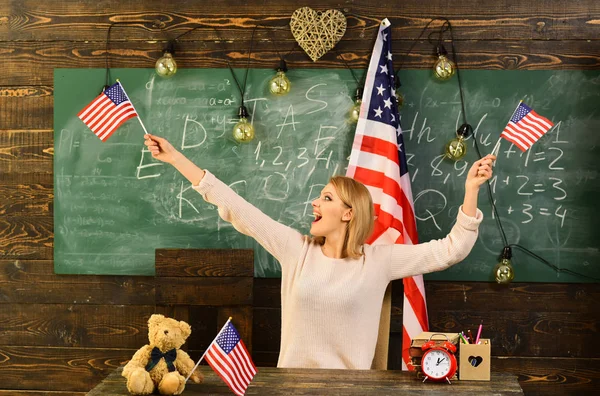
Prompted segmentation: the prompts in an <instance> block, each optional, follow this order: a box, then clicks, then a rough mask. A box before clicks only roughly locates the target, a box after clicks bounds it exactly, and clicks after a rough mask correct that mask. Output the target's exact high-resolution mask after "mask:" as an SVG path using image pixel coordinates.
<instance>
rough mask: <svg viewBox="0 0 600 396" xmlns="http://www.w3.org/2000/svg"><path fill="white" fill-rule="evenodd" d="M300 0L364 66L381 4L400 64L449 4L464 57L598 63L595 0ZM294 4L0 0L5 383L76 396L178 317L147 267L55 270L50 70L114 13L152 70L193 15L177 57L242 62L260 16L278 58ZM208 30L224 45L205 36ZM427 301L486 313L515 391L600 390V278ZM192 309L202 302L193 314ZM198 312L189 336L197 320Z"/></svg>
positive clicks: (259, 298) (479, 288) (258, 310)
mask: <svg viewBox="0 0 600 396" xmlns="http://www.w3.org/2000/svg"><path fill="white" fill-rule="evenodd" d="M301 5H302V6H304V5H306V6H311V7H313V8H315V9H319V10H324V9H328V8H336V9H339V10H341V11H343V12H344V13H346V15H348V30H347V32H346V35H345V37H344V39H343V40H342V42H341V43H340V44H339V45H338V49H339V51H340V52H341V53H343V54H345V55H344V57H345V59H346V60H347V61H348V63H349V64H350V65H351V66H352V67H356V68H364V67H366V64H367V61H368V56H369V53H370V51H371V46H372V42H373V38H374V34H375V32H376V29H377V26H378V23H379V20H380V19H382V18H384V17H388V18H390V20H391V21H392V23H393V24H394V33H393V34H394V54H395V59H396V62H398V59H402V61H403V64H404V67H409V68H422V67H423V68H426V67H429V65H430V64H431V52H432V49H431V47H430V46H429V45H428V44H427V43H426V41H420V42H419V43H417V45H416V46H415V49H414V51H413V53H412V54H409V55H406V52H407V50H408V48H409V47H410V46H411V45H412V43H413V42H414V40H415V39H416V37H417V36H418V35H419V32H420V30H421V28H422V27H423V26H424V25H425V23H426V22H427V21H428V20H429V18H431V17H432V16H445V17H447V18H448V19H450V21H451V22H452V24H453V26H454V35H455V40H456V48H457V51H458V53H459V59H458V60H459V65H460V67H462V68H477V69H596V70H598V69H600V3H599V2H598V1H597V0H581V1H575V2H573V1H566V0H557V1H552V0H530V1H516V0H498V1H485V0H462V1H446V0H430V1H427V2H423V1H419V0H406V1H400V0H396V1H376V2H373V1H368V2H367V1H365V0H362V1H353V0H347V1H325V0H323V1H316V0H305V1H304V2H302V4H301ZM298 6H299V4H298V2H295V1H289V0H279V1H272V2H268V1H262V0H247V1H246V2H243V3H242V2H239V1H238V0H224V1H213V2H209V1H208V2H207V1H200V0H198V1H192V0H179V1H177V2H166V1H163V0H145V1H128V0H106V1H102V2H97V1H80V0H60V1H58V0H57V1H51V2H50V1H40V0H4V1H2V2H0V70H2V73H0V379H1V381H0V396H1V395H9V394H10V395H42V394H47V393H46V392H50V391H53V393H52V394H53V395H60V396H66V395H83V394H84V393H85V392H86V391H88V390H89V389H91V388H92V387H93V386H94V385H95V384H96V383H98V382H99V381H100V380H101V379H103V378H104V377H105V376H106V375H107V374H108V372H109V371H110V370H112V369H114V368H115V367H117V366H119V365H120V364H122V363H123V362H125V361H126V360H127V359H129V358H130V357H131V355H132V353H133V351H134V350H135V349H137V348H139V347H140V346H141V345H143V344H144V343H145V341H146V320H147V318H148V317H149V316H150V315H151V314H152V313H154V312H157V311H158V312H164V313H166V314H170V315H178V311H177V309H176V307H171V306H163V307H161V306H157V305H155V303H154V304H153V303H152V301H153V300H152V296H155V292H156V290H155V283H154V280H153V279H152V278H144V277H119V276H64V275H63V276H59V275H54V274H53V262H52V258H53V254H52V245H53V202H52V200H53V178H52V172H53V170H52V155H53V105H54V103H53V80H52V79H53V68H55V67H67V68H71V67H72V68H82V67H104V64H105V55H106V54H105V40H106V33H107V29H108V26H109V24H110V23H111V22H123V21H130V22H134V23H133V24H132V25H131V26H126V27H125V26H117V27H115V28H114V29H113V35H112V40H111V51H110V65H111V67H153V66H154V62H155V60H156V59H157V58H158V57H159V56H160V55H161V52H162V48H163V46H164V39H165V38H172V37H174V36H175V35H177V34H180V33H182V32H185V31H186V30H188V29H191V28H193V27H196V26H201V27H200V28H199V29H197V30H196V31H195V32H193V33H191V34H189V35H186V37H184V38H183V39H182V40H181V43H180V46H179V48H178V52H177V55H176V58H177V61H178V62H179V66H180V67H182V68H187V67H225V63H224V61H223V59H225V58H227V59H229V60H230V61H231V62H232V64H233V65H234V66H235V67H245V66H246V63H245V60H246V54H247V49H248V47H249V38H250V35H251V33H252V28H253V26H254V25H255V24H257V23H258V24H264V25H270V26H278V27H281V29H280V30H277V31H274V30H272V29H258V30H257V32H256V38H257V39H256V43H255V45H254V48H255V50H254V53H253V54H252V61H251V66H252V67H275V66H276V65H277V52H276V50H275V49H274V43H273V40H277V41H278V43H277V44H278V45H279V46H280V47H281V48H282V49H283V51H285V52H287V50H288V49H289V48H291V47H292V45H293V41H292V38H291V34H290V32H289V30H288V29H286V26H287V23H288V20H289V16H290V15H291V14H292V12H293V11H294V10H295V9H296V8H297V7H298ZM433 26H439V24H437V25H435V24H434V25H433ZM213 27H215V28H217V29H218V30H219V32H220V33H219V35H218V36H217V35H216V33H215V31H214V29H213ZM274 32H275V33H274ZM217 37H220V38H222V39H224V40H225V41H226V42H225V43H215V39H217ZM288 63H289V66H290V67H295V68H300V67H317V68H318V67H343V65H342V64H341V63H340V61H339V60H338V59H336V56H335V54H334V53H329V54H327V55H325V56H324V57H323V58H322V59H321V60H319V61H318V62H316V63H313V62H312V61H310V60H309V58H308V57H307V56H306V55H304V54H303V53H301V52H299V51H295V52H293V53H292V54H291V55H290V56H289V57H288ZM278 290H279V280H278V279H255V280H254V328H253V329H252V333H253V335H254V336H253V349H254V352H253V353H254V357H255V360H256V362H257V363H258V364H260V365H274V364H275V363H276V358H277V353H278V346H279V329H280V319H279V314H280V311H279V293H278ZM394 293H395V298H394V309H393V318H392V335H391V346H390V367H391V368H398V367H399V362H400V340H401V321H402V319H401V315H402V312H401V311H402V298H401V296H402V288H401V284H398V285H396V287H395V289H394ZM427 298H428V305H429V314H430V321H431V327H432V328H433V329H436V330H444V331H455V330H458V329H463V328H466V327H474V326H475V325H476V324H478V323H479V321H480V320H481V319H483V320H484V322H485V323H486V324H487V326H486V332H487V334H486V336H489V337H491V338H492V343H493V349H492V354H493V356H494V358H493V359H494V361H493V369H494V370H505V371H509V372H513V373H515V374H518V375H519V379H520V382H521V385H522V387H523V389H524V390H525V391H526V394H528V395H537V394H539V395H542V394H543V395H547V394H573V395H582V394H586V393H591V392H592V391H596V392H598V391H599V390H600V347H599V346H598V345H597V342H598V339H600V337H599V335H600V334H599V330H600V329H599V323H598V319H599V311H600V308H599V307H600V290H599V288H598V285H593V284H513V285H511V286H509V287H498V286H496V285H493V284H487V283H468V282H428V284H427ZM154 301H155V300H154ZM203 315H206V317H209V316H210V313H209V312H205V311H202V310H200V311H198V312H197V316H200V317H203ZM194 320H197V319H195V318H194ZM211 320H212V319H211ZM198 323H199V324H197V325H196V326H195V330H194V331H196V333H195V334H198V332H199V333H202V329H199V327H201V325H200V322H198ZM198 345H200V344H198ZM200 346H201V345H200ZM193 347H194V346H193V345H192V352H195V351H194V348H193Z"/></svg>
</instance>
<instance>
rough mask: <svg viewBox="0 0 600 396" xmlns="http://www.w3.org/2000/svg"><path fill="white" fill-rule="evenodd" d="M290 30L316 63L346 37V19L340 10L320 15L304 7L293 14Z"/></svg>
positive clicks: (328, 11)
mask: <svg viewBox="0 0 600 396" xmlns="http://www.w3.org/2000/svg"><path fill="white" fill-rule="evenodd" d="M290 28H291V29H292V34H293V35H294V38H295V39H296V41H297V42H298V44H299V45H300V47H302V49H303V50H304V52H306V54H307V55H308V56H309V57H310V59H312V60H313V62H316V61H317V60H318V59H319V58H320V57H322V56H323V55H325V54H326V53H327V51H329V50H330V49H332V48H333V47H334V46H335V45H336V44H337V42H338V41H340V40H341V38H342V37H343V36H344V33H346V17H345V16H344V14H343V13H342V12H341V11H338V10H327V11H325V12H323V13H320V12H317V11H315V10H313V9H312V8H310V7H302V8H298V9H297V10H296V11H294V13H293V14H292V19H291V21H290Z"/></svg>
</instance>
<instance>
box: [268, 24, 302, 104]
mask: <svg viewBox="0 0 600 396" xmlns="http://www.w3.org/2000/svg"><path fill="white" fill-rule="evenodd" d="M272 29H273V31H275V30H277V29H276V28H272ZM271 41H272V42H273V43H275V41H276V40H275V39H273V40H271ZM297 45H298V42H297V41H296V40H294V45H292V48H290V50H289V51H288V52H287V54H285V55H284V56H282V55H281V53H280V52H279V49H278V48H277V46H276V45H275V46H274V48H275V51H276V52H277V56H278V57H279V66H278V67H277V68H276V69H275V71H276V74H275V75H274V76H273V77H272V78H271V79H270V80H269V92H271V93H272V94H273V95H275V96H283V95H287V94H288V93H290V90H291V89H292V83H291V82H290V80H289V78H288V77H287V76H286V75H285V73H287V71H288V67H287V63H286V61H285V58H287V57H288V56H290V54H291V53H292V52H293V51H294V50H295V49H296V46H297Z"/></svg>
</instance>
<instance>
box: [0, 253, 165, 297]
mask: <svg viewBox="0 0 600 396" xmlns="http://www.w3.org/2000/svg"><path fill="white" fill-rule="evenodd" d="M23 303H30V304H34V303H43V304H106V305H108V304H118V305H154V278H152V277H142V276H105V275H102V276H99V275H56V274H54V265H53V262H52V261H51V260H46V261H41V260H39V261H38V260H0V304H23Z"/></svg>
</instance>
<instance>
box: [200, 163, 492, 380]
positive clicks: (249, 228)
mask: <svg viewBox="0 0 600 396" xmlns="http://www.w3.org/2000/svg"><path fill="white" fill-rule="evenodd" d="M194 189H195V190H196V191H198V192H199V193H200V194H201V195H202V197H203V198H204V199H205V200H206V201H208V202H210V203H212V204H214V205H216V206H217V207H218V211H219V215H220V216H221V217H222V218H223V220H225V221H228V222H231V223H232V225H233V226H234V227H235V229H237V230H238V231H240V232H241V233H243V234H246V235H249V236H251V237H252V238H254V239H255V240H256V241H257V242H258V243H260V244H261V245H262V246H263V247H264V248H265V249H266V250H267V251H268V252H269V253H271V254H272V255H273V256H274V257H275V258H276V259H277V260H278V261H279V263H280V264H281V350H280V354H279V362H278V364H277V366H278V367H305V368H343V369H370V368H371V362H372V361H373V356H374V354H375V346H376V343H377V334H378V328H379V316H380V313H381V304H382V301H383V295H384V292H385V289H386V287H387V285H388V283H389V282H390V281H392V280H395V279H400V278H404V277H408V276H413V275H418V274H425V273H428V272H434V271H441V270H443V269H445V268H448V267H449V266H450V265H452V264H456V263H458V262H460V261H461V260H463V259H464V258H465V257H466V256H467V254H468V253H469V252H470V251H471V248H472V247H473V245H474V244H475V241H476V239H477V229H478V227H479V224H480V223H481V220H482V219H483V214H482V213H481V211H479V210H477V215H476V217H469V216H467V215H466V214H464V213H463V211H462V208H461V209H460V210H459V214H458V217H457V221H456V224H455V225H454V227H453V228H452V231H451V232H450V234H448V236H446V237H445V238H443V239H440V240H434V241H430V242H427V243H421V244H418V245H414V246H409V245H375V246H371V245H365V246H364V256H363V257H361V258H359V259H349V258H345V259H332V258H329V257H327V256H325V255H324V254H323V252H322V251H321V247H320V245H318V244H316V243H314V242H311V239H310V238H309V237H308V236H304V235H301V234H300V233H299V232H297V231H295V230H293V229H291V228H289V227H287V226H285V225H283V224H280V223H278V222H276V221H275V220H273V219H271V218H270V217H269V216H267V215H265V214H264V213H262V212H261V211H260V210H259V209H257V208H256V207H254V206H253V205H251V204H249V203H248V202H246V201H245V200H244V199H243V198H242V197H240V196H239V195H237V194H236V193H235V192H234V191H233V190H231V189H230V188H229V187H228V186H227V185H226V184H224V183H223V182H221V181H220V180H218V179H217V178H216V177H215V176H214V175H213V174H212V173H210V172H208V171H207V172H206V175H205V176H204V178H203V179H202V181H201V182H200V183H199V185H198V186H194Z"/></svg>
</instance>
